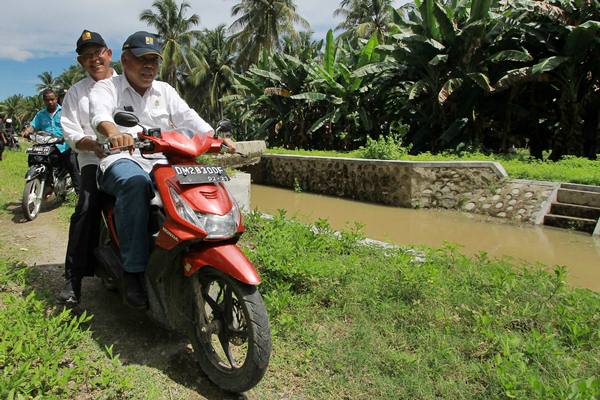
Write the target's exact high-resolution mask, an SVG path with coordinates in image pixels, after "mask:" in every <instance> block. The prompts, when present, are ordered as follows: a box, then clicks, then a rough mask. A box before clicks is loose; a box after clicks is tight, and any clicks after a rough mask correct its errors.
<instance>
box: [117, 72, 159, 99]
mask: <svg viewBox="0 0 600 400" xmlns="http://www.w3.org/2000/svg"><path fill="white" fill-rule="evenodd" d="M121 76H122V77H123V81H124V82H125V84H124V85H123V89H122V90H121V93H124V92H125V91H126V90H131V92H132V93H135V94H137V95H138V96H140V94H139V93H138V92H137V91H136V90H135V89H134V88H133V86H131V84H130V83H129V80H127V76H126V75H125V73H123V75H121ZM150 94H156V95H160V91H159V90H158V89H157V88H156V80H153V81H152V86H150V88H149V89H148V90H147V91H146V93H144V96H141V97H146V96H148V95H150Z"/></svg>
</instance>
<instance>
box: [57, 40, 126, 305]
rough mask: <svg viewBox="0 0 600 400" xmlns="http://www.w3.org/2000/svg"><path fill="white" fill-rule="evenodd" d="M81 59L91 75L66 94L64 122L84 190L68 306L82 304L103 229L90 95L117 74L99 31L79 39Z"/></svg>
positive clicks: (74, 227)
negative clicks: (84, 285) (85, 280)
mask: <svg viewBox="0 0 600 400" xmlns="http://www.w3.org/2000/svg"><path fill="white" fill-rule="evenodd" d="M75 51H76V52H77V54H78V56H77V61H78V62H79V64H81V66H82V67H83V68H84V69H85V70H86V72H87V74H88V76H87V77H86V78H84V79H82V80H81V81H79V82H77V83H76V84H75V85H73V86H72V87H71V88H70V89H69V90H68V91H67V94H66V95H65V98H64V101H63V112H62V117H61V120H60V122H61V125H62V127H63V130H64V136H65V140H66V141H67V143H69V145H70V146H71V148H73V149H74V150H75V151H76V152H77V159H78V161H79V166H80V170H81V190H80V193H79V199H78V201H77V206H76V207H75V211H74V212H73V215H72V216H71V223H70V225H69V243H68V245H67V254H66V258H65V280H66V282H65V288H64V289H63V290H62V292H61V293H60V295H59V298H60V300H62V301H63V302H65V303H66V304H68V305H75V304H77V303H79V300H80V298H81V280H82V278H83V277H85V276H93V275H94V262H95V259H94V253H93V251H94V248H95V247H96V246H97V245H98V236H99V228H100V211H101V205H100V193H99V192H98V188H97V186H96V171H97V169H98V164H99V163H100V158H101V157H103V156H104V151H103V148H102V145H101V144H100V143H98V142H97V141H96V133H95V132H94V130H93V129H92V126H91V124H90V115H89V94H90V91H91V90H92V87H93V86H94V84H95V83H96V82H97V81H99V80H102V79H107V78H110V77H111V76H113V75H116V73H115V71H114V70H113V69H112V68H111V66H110V61H111V59H112V50H111V49H109V48H108V46H107V45H106V42H105V41H104V39H103V38H102V36H100V34H99V33H96V32H92V31H89V30H84V31H83V32H82V33H81V35H80V36H79V38H78V39H77V44H76V49H75Z"/></svg>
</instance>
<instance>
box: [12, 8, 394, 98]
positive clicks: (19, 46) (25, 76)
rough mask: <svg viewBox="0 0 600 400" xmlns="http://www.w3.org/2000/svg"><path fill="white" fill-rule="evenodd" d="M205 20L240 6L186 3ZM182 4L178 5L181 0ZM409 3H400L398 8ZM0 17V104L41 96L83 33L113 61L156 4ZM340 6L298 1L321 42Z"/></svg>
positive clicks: (209, 24)
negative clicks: (44, 76) (47, 75)
mask: <svg viewBox="0 0 600 400" xmlns="http://www.w3.org/2000/svg"><path fill="white" fill-rule="evenodd" d="M4 1H6V0H4ZM187 1H188V3H190V5H191V8H189V9H188V14H187V16H189V15H191V14H192V13H195V14H198V15H199V16H200V26H199V27H198V28H199V29H205V28H208V29H212V28H214V27H216V26H218V25H220V24H225V25H227V26H229V25H230V24H231V23H232V22H233V20H234V19H233V18H232V17H231V7H232V6H233V5H234V4H236V3H237V2H238V1H237V0H187ZM177 2H178V3H180V1H179V0H177ZM404 2H405V1H401V0H395V1H394V3H395V4H394V5H395V6H399V5H400V3H404ZM10 3H11V4H10V6H6V7H3V10H2V12H0V38H2V40H0V100H4V99H5V98H7V97H9V96H11V95H13V94H23V95H25V96H31V95H34V94H36V90H35V86H36V84H38V83H39V82H40V80H39V78H38V75H39V74H41V73H42V72H45V71H48V72H51V73H52V75H53V76H58V75H60V74H61V73H62V72H63V71H64V70H65V69H66V68H67V67H69V66H70V65H72V64H75V63H76V53H75V42H76V41H77V39H78V37H79V35H80V34H81V32H82V31H83V30H84V29H88V30H91V31H95V32H99V33H100V34H101V35H102V36H103V37H104V39H105V40H106V42H107V44H108V46H109V47H110V48H112V49H113V59H115V60H117V59H118V57H120V53H121V52H120V48H121V45H122V44H123V42H124V41H125V39H126V38H127V36H129V35H130V34H131V33H133V32H135V31H138V30H148V31H152V28H150V27H148V26H147V25H146V24H145V23H143V22H141V21H140V20H139V15H140V13H141V12H142V11H143V10H146V9H151V8H152V3H153V0H101V1H93V0H22V1H10ZM339 4H340V0H296V5H297V10H298V13H299V14H300V15H301V16H302V17H304V18H305V19H306V20H307V21H308V22H309V23H310V25H311V29H312V30H313V31H314V32H315V34H314V38H315V39H321V38H324V37H325V34H326V32H327V30H328V29H329V28H334V27H335V26H336V25H337V24H338V23H339V22H340V21H339V18H334V17H333V12H334V10H335V9H336V8H338V7H339Z"/></svg>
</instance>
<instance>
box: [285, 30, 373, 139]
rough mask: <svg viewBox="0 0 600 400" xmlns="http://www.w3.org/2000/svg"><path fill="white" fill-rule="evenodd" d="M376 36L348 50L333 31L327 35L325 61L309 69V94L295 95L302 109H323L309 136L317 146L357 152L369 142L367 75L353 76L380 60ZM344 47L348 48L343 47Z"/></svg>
mask: <svg viewBox="0 0 600 400" xmlns="http://www.w3.org/2000/svg"><path fill="white" fill-rule="evenodd" d="M377 44H378V41H377V37H376V35H373V36H371V38H370V39H369V40H368V41H367V42H366V43H365V44H364V45H363V46H362V48H360V49H359V50H356V51H355V50H354V49H352V48H348V43H347V42H345V43H344V42H338V43H336V42H335V40H334V38H333V31H332V30H329V31H328V32H327V37H326V40H325V50H324V54H323V57H322V60H318V61H314V62H312V63H311V64H309V66H308V70H309V78H310V83H309V88H310V89H309V91H307V92H304V93H299V94H295V95H292V96H291V98H292V99H293V100H298V101H301V102H302V103H304V104H302V105H301V106H312V105H315V104H316V105H317V106H318V107H319V109H320V110H321V115H320V117H319V118H318V119H317V120H315V121H314V122H313V123H312V125H311V126H310V128H309V129H308V134H310V135H311V136H312V143H313V145H315V146H317V147H323V148H337V149H354V148H357V147H358V146H360V145H362V144H364V143H365V142H366V137H367V133H368V132H369V131H371V130H372V129H373V119H372V117H371V115H370V112H369V104H367V103H366V102H365V99H366V98H367V97H366V95H365V93H366V92H368V90H369V86H368V84H367V83H366V80H365V78H364V76H357V75H354V74H353V71H354V70H357V69H360V68H362V67H365V66H366V65H368V64H370V63H372V62H374V61H376V60H377V56H376V55H375V52H374V50H375V47H376V46H377ZM344 45H345V46H346V48H344Z"/></svg>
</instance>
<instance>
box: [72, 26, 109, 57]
mask: <svg viewBox="0 0 600 400" xmlns="http://www.w3.org/2000/svg"><path fill="white" fill-rule="evenodd" d="M88 44H97V45H100V46H102V47H106V42H105V41H104V39H102V36H100V34H99V33H98V32H92V31H88V30H87V29H86V30H84V31H83V32H81V36H79V39H77V48H76V49H75V51H76V52H77V54H81V50H82V49H83V48H84V47H85V46H87V45H88Z"/></svg>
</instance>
